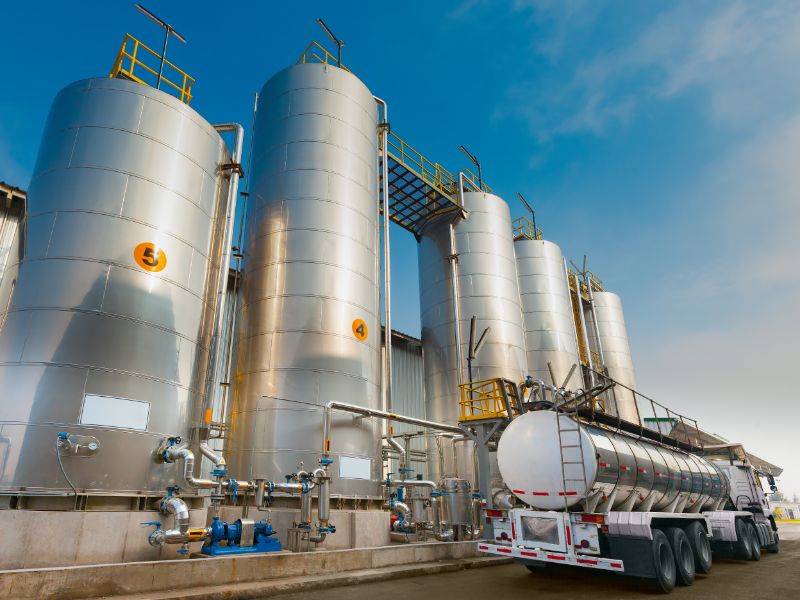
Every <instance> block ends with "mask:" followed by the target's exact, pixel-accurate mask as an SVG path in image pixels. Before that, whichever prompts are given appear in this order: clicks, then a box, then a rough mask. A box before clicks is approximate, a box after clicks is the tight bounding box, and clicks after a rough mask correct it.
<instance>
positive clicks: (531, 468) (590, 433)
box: [497, 411, 730, 512]
mask: <svg viewBox="0 0 800 600" xmlns="http://www.w3.org/2000/svg"><path fill="white" fill-rule="evenodd" d="M559 418H560V420H561V429H562V433H561V440H559V432H558V426H557V424H556V413H555V412H553V411H534V412H529V413H525V414H524V415H522V416H520V417H518V418H516V419H514V421H512V422H511V424H510V425H509V426H508V427H507V428H506V430H505V431H504V432H503V435H502V436H501V438H500V442H499V444H498V449H497V460H498V464H499V466H500V472H501V473H502V475H503V480H504V481H505V483H506V485H507V486H508V487H509V488H510V489H511V491H512V492H513V493H514V495H515V496H517V497H518V498H519V499H520V500H522V501H523V502H524V503H525V504H528V505H530V506H534V507H536V508H540V509H543V510H559V509H564V508H568V507H573V506H575V505H577V504H578V503H579V502H581V501H583V500H584V498H587V496H588V497H589V499H590V500H594V501H597V502H598V503H599V504H600V505H601V506H602V505H603V504H604V503H605V505H606V506H605V507H604V510H612V509H613V510H623V511H631V510H637V509H638V510H652V511H659V510H666V511H668V512H684V511H685V512H697V511H698V510H701V509H704V508H705V509H708V510H712V509H714V508H716V507H718V506H719V505H721V504H722V502H724V500H725V499H727V497H728V493H729V491H730V484H729V482H728V479H727V477H726V476H725V475H724V474H723V473H722V471H720V469H718V468H717V466H716V465H715V464H714V463H713V462H709V461H707V460H704V459H703V458H700V457H697V456H694V455H692V454H689V453H686V452H683V451H681V450H677V449H675V448H669V447H666V446H661V445H658V444H655V443H652V442H649V441H647V440H643V439H637V438H635V437H633V436H629V435H626V434H624V433H618V432H614V431H610V430H606V429H601V428H600V427H597V426H594V425H588V424H584V423H582V424H581V425H580V427H579V428H578V426H577V423H576V421H574V420H573V419H572V418H571V417H570V416H568V415H564V414H561V415H560V416H559ZM579 438H580V445H581V447H582V454H583V464H581V450H580V449H579V448H578V439H579ZM562 448H563V458H562ZM562 460H563V462H564V473H563V474H562ZM584 481H585V482H586V484H585V485H584ZM565 484H566V485H565ZM587 490H588V493H587Z"/></svg>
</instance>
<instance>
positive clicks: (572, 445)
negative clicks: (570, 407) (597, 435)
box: [553, 402, 589, 510]
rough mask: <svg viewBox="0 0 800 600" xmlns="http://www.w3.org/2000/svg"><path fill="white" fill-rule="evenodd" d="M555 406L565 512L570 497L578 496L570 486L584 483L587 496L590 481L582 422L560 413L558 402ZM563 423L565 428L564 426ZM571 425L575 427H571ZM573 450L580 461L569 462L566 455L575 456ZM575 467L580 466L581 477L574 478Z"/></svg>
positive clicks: (560, 493)
mask: <svg viewBox="0 0 800 600" xmlns="http://www.w3.org/2000/svg"><path fill="white" fill-rule="evenodd" d="M553 405H554V406H553V408H554V411H555V414H556V427H557V428H558V446H559V452H560V454H561V483H562V488H561V489H562V491H561V492H559V495H561V496H562V497H563V498H564V510H567V508H568V506H567V498H568V496H573V495H577V492H576V491H574V490H569V489H568V484H570V483H572V484H577V483H582V484H583V492H584V493H585V494H588V493H589V489H588V487H589V484H588V481H587V480H586V463H585V462H584V454H583V444H581V422H580V420H579V419H578V417H577V416H576V417H575V418H574V419H573V418H570V417H569V416H567V415H563V414H562V413H560V412H559V410H558V405H557V403H556V402H554V403H553ZM562 423H563V425H565V426H562ZM570 425H574V427H571V426H570ZM570 434H574V435H575V438H576V440H574V441H573V440H570V439H568V438H569V437H570ZM565 438H567V439H565ZM571 449H577V450H578V452H577V454H578V456H579V459H578V460H567V458H571V457H568V456H566V454H573V453H571V452H568V451H569V450H571ZM565 451H567V452H565ZM574 465H580V472H579V474H580V477H575V476H573V475H575V473H573V472H572V471H575V470H576V469H575V467H574ZM568 470H569V471H570V473H569V475H571V477H567V475H568V473H567V471H568Z"/></svg>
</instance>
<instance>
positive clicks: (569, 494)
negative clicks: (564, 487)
mask: <svg viewBox="0 0 800 600" xmlns="http://www.w3.org/2000/svg"><path fill="white" fill-rule="evenodd" d="M558 495H559V496H577V495H578V492H558Z"/></svg>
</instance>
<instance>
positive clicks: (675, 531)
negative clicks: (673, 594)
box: [666, 527, 694, 585]
mask: <svg viewBox="0 0 800 600" xmlns="http://www.w3.org/2000/svg"><path fill="white" fill-rule="evenodd" d="M666 533H667V539H668V540H669V545H670V546H671V547H672V554H674V555H675V573H676V577H677V583H678V585H692V584H693V583H694V552H692V545H691V544H690V543H689V538H688V537H686V532H685V531H684V530H683V529H681V528H680V527H670V528H669V529H667V532H666Z"/></svg>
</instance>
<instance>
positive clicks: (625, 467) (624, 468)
mask: <svg viewBox="0 0 800 600" xmlns="http://www.w3.org/2000/svg"><path fill="white" fill-rule="evenodd" d="M629 468H630V467H627V466H625V465H620V466H619V470H620V471H627V470H628V469H629Z"/></svg>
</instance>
